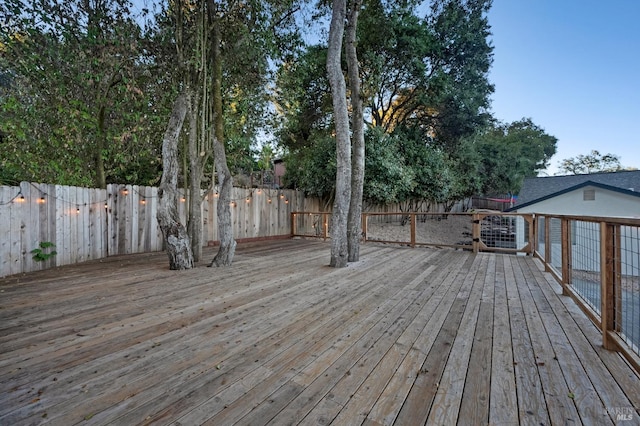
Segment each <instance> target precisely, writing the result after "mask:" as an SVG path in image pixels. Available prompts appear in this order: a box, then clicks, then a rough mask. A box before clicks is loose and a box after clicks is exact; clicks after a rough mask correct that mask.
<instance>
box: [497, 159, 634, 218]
mask: <svg viewBox="0 0 640 426" xmlns="http://www.w3.org/2000/svg"><path fill="white" fill-rule="evenodd" d="M506 211H510V212H518V213H547V214H564V215H580V216H604V217H640V171H639V170H633V171H622V172H610V173H592V174H587V175H571V176H549V177H537V178H528V179H525V180H524V183H523V185H522V189H521V190H520V194H519V195H518V200H517V202H516V204H515V205H514V206H513V207H512V208H510V209H508V210H506Z"/></svg>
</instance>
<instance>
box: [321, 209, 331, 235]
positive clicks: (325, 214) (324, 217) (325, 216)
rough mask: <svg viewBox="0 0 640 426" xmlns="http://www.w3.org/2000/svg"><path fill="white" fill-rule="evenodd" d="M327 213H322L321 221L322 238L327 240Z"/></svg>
mask: <svg viewBox="0 0 640 426" xmlns="http://www.w3.org/2000/svg"><path fill="white" fill-rule="evenodd" d="M328 217H329V213H322V222H323V226H322V227H323V228H324V231H323V232H324V234H323V236H324V240H325V241H327V236H328V235H329V220H328Z"/></svg>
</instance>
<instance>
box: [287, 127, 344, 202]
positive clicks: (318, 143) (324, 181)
mask: <svg viewBox="0 0 640 426" xmlns="http://www.w3.org/2000/svg"><path fill="white" fill-rule="evenodd" d="M310 139H311V140H313V141H314V142H313V144H311V145H310V146H309V147H308V148H306V149H303V150H299V151H295V152H290V153H289V154H287V155H286V156H285V158H284V161H285V164H286V165H287V171H286V174H285V177H284V185H285V186H286V187H289V188H296V189H299V190H301V191H304V192H305V193H306V194H307V195H310V196H313V197H319V198H322V199H324V200H328V199H330V198H331V197H332V194H333V192H334V188H335V183H336V144H335V140H334V139H333V138H332V137H331V136H328V135H325V134H317V135H311V137H310Z"/></svg>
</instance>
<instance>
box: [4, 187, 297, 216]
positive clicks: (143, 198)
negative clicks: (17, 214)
mask: <svg viewBox="0 0 640 426" xmlns="http://www.w3.org/2000/svg"><path fill="white" fill-rule="evenodd" d="M30 185H31V186H32V187H33V188H34V189H37V190H38V192H39V193H40V196H39V197H36V196H35V194H34V198H33V199H34V202H36V203H38V204H45V203H47V198H48V197H52V198H53V200H57V201H58V203H65V204H67V205H69V206H70V208H71V209H74V208H75V209H76V213H78V214H79V213H80V209H81V207H82V206H83V205H84V206H87V205H89V212H93V211H94V210H93V208H92V207H91V206H94V205H98V206H99V205H103V206H104V208H105V210H109V204H108V199H109V198H110V197H112V196H114V195H117V192H116V193H108V194H106V196H107V199H106V200H104V201H97V202H94V203H89V204H87V203H78V202H75V201H69V200H65V199H64V198H62V197H58V196H56V195H55V194H49V193H47V191H45V190H44V189H43V188H41V187H40V186H39V185H37V184H34V183H30ZM16 189H18V193H17V194H16V195H15V196H14V197H13V198H11V199H10V200H9V201H7V202H2V201H0V205H6V204H9V203H26V202H27V201H28V200H27V198H26V197H25V196H24V194H23V193H22V191H21V190H20V188H16ZM132 190H133V191H134V192H136V194H138V195H139V196H140V198H139V203H140V204H141V205H146V203H147V198H155V197H158V195H148V191H146V188H145V190H144V191H142V192H140V191H139V190H137V189H136V187H135V186H133V187H132ZM249 191H250V193H249V195H248V196H246V197H242V198H236V199H231V200H230V206H232V207H237V206H238V203H237V201H239V200H241V199H244V200H245V202H246V203H247V204H248V203H251V198H253V191H254V190H253V189H250V190H249ZM119 192H120V194H122V195H129V192H130V189H128V188H127V187H126V186H120V189H119ZM255 192H256V193H257V194H262V193H263V190H262V189H261V188H258V189H255ZM264 193H265V195H267V200H266V201H267V203H268V204H272V203H273V198H272V197H271V195H270V193H271V190H265V191H264ZM212 195H213V198H220V193H219V192H218V191H216V192H215V193H213V194H212ZM278 195H279V196H280V199H282V200H284V202H285V204H289V200H288V198H286V196H285V194H284V191H276V197H277V196H278ZM204 199H205V200H206V201H208V202H211V201H212V200H211V196H210V195H207V196H205V198H204ZM180 201H181V202H183V203H184V202H186V201H187V198H186V197H181V199H180ZM103 203H104V204H103Z"/></svg>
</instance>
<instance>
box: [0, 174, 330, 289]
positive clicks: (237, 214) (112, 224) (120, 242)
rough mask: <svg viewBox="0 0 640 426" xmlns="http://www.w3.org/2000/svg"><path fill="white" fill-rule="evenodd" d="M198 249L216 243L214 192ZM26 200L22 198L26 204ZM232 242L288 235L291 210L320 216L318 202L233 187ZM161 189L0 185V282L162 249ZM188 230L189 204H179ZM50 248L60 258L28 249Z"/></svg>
mask: <svg viewBox="0 0 640 426" xmlns="http://www.w3.org/2000/svg"><path fill="white" fill-rule="evenodd" d="M203 195H204V197H203V202H202V204H201V208H202V221H203V227H202V243H203V245H211V244H216V243H217V241H218V239H219V238H218V230H217V216H216V214H217V203H218V196H217V188H213V189H212V190H211V191H209V192H208V193H203ZM23 197H24V198H23ZM231 198H232V200H233V206H232V209H231V212H232V220H233V232H234V237H235V238H236V239H247V238H269V237H277V236H282V235H290V234H291V219H290V215H291V212H292V211H294V210H301V209H310V210H318V209H320V208H321V203H320V201H319V200H317V199H310V198H306V197H305V196H304V194H303V193H302V192H299V191H295V190H276V189H268V188H250V189H249V188H246V189H245V188H233V190H232V196H231ZM158 204H159V199H158V188H156V187H148V186H138V185H122V184H109V185H107V188H106V189H94V188H80V187H73V186H66V185H53V184H43V183H30V182H21V183H20V186H0V277H3V276H7V275H13V274H19V273H24V272H31V271H37V270H42V269H47V268H51V267H55V266H62V265H68V264H72V263H77V262H83V261H86V260H91V259H101V258H104V257H107V256H113V255H119V254H131V253H143V252H154V251H162V250H163V249H164V241H163V236H162V232H161V230H160V227H159V226H158V221H157V209H158ZM178 211H179V214H180V220H181V222H182V223H183V224H184V225H185V226H186V224H187V215H188V200H187V199H186V198H185V197H184V196H181V197H180V198H179V199H178ZM41 242H49V243H52V244H54V245H55V247H54V248H49V249H45V250H44V252H45V253H47V252H51V251H52V250H55V251H56V252H57V255H55V256H53V257H51V258H49V259H48V260H45V261H36V260H34V258H33V254H32V253H31V251H32V250H33V249H35V248H37V247H38V246H39V244H40V243H41Z"/></svg>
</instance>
